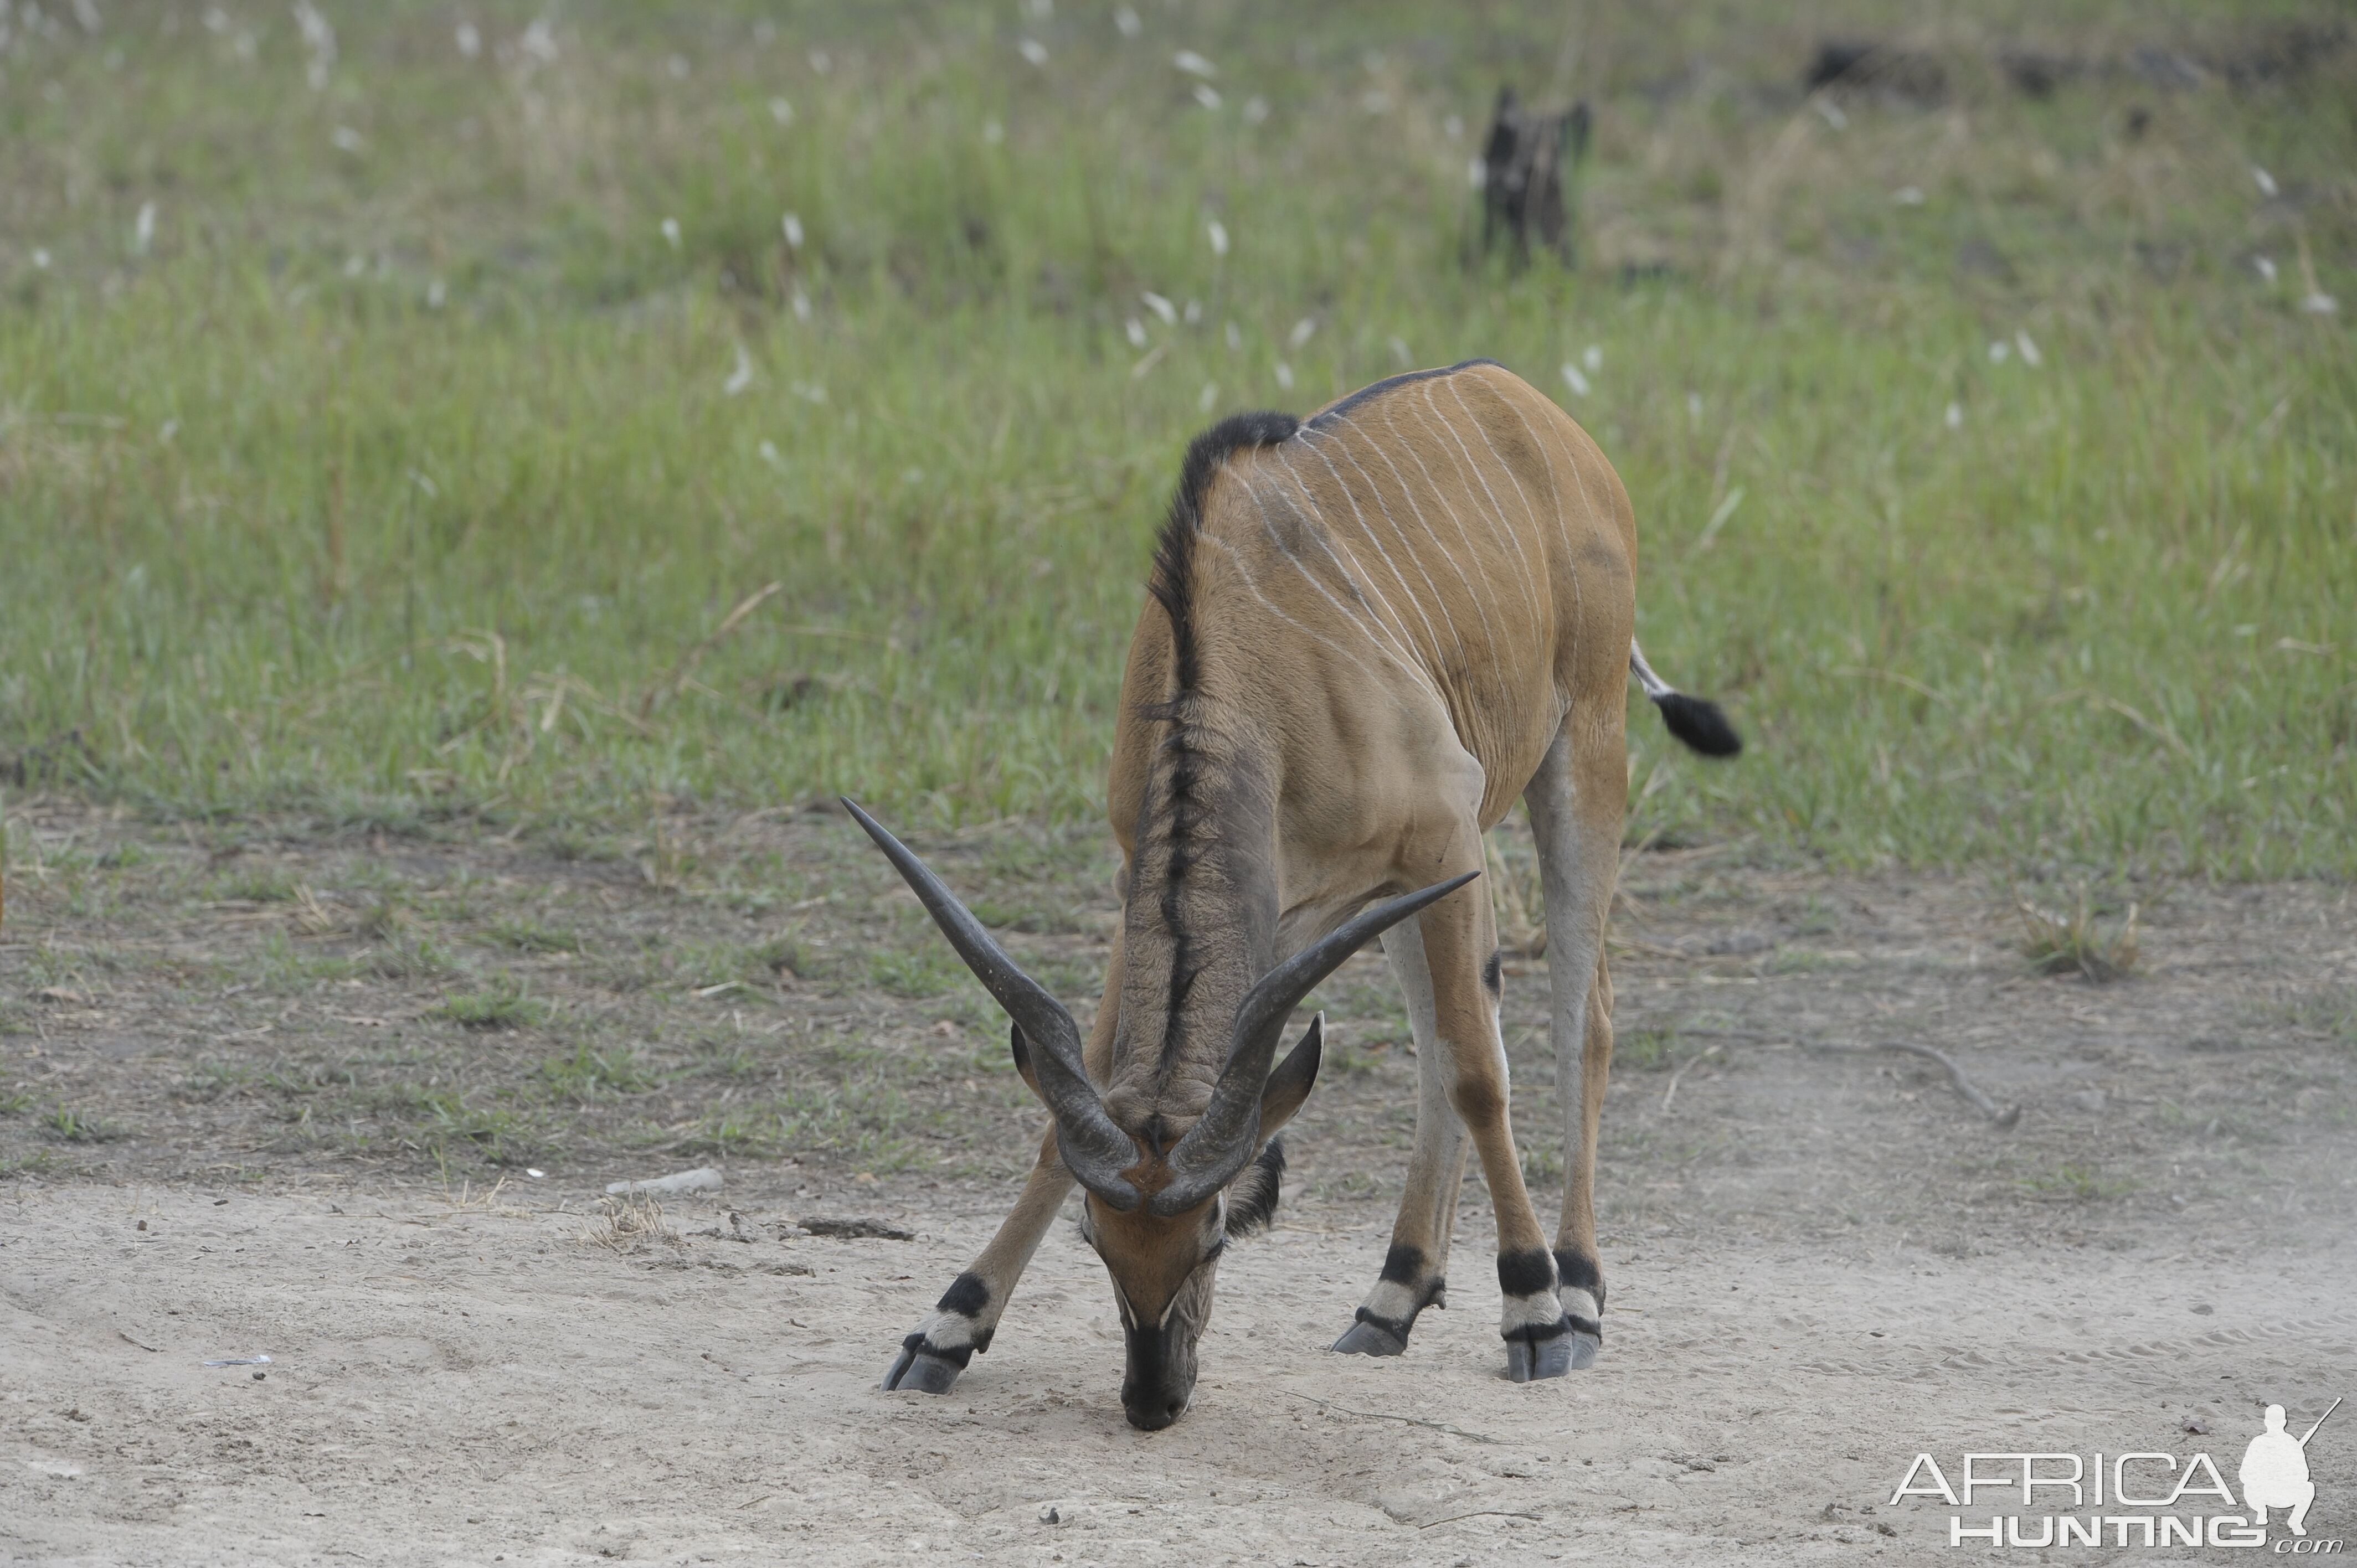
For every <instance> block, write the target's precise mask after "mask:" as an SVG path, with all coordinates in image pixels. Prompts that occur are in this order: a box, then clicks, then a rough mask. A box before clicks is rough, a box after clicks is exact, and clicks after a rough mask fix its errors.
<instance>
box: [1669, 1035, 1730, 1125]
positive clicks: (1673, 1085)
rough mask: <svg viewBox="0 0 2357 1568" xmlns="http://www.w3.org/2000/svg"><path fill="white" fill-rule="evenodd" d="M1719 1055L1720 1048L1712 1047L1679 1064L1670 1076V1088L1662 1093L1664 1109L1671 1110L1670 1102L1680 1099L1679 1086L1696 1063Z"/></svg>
mask: <svg viewBox="0 0 2357 1568" xmlns="http://www.w3.org/2000/svg"><path fill="white" fill-rule="evenodd" d="M1718 1054H1719V1052H1718V1047H1717V1046H1710V1047H1705V1048H1704V1049H1702V1050H1700V1051H1697V1052H1695V1054H1694V1055H1693V1056H1690V1057H1688V1058H1686V1059H1685V1060H1684V1061H1683V1062H1681V1063H1679V1064H1678V1070H1677V1071H1675V1072H1674V1073H1672V1074H1670V1087H1669V1088H1667V1089H1665V1090H1663V1091H1662V1109H1663V1110H1664V1111H1667V1110H1668V1109H1669V1108H1670V1102H1671V1101H1674V1100H1675V1099H1676V1098H1677V1097H1678V1084H1679V1083H1680V1081H1682V1080H1683V1079H1684V1078H1685V1076H1686V1071H1687V1069H1690V1068H1692V1067H1693V1066H1694V1065H1695V1063H1696V1062H1699V1061H1704V1060H1706V1059H1708V1058H1711V1057H1715V1056H1717V1055H1718Z"/></svg>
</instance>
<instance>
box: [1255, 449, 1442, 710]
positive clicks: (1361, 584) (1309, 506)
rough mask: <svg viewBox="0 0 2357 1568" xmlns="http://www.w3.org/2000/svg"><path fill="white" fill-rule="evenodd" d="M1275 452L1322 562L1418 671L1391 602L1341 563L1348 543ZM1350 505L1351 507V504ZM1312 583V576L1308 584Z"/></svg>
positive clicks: (1288, 459) (1351, 565)
mask: <svg viewBox="0 0 2357 1568" xmlns="http://www.w3.org/2000/svg"><path fill="white" fill-rule="evenodd" d="M1276 450H1277V454H1278V461H1280V462H1282V463H1283V464H1284V465H1285V469H1286V476H1287V478H1290V479H1291V480H1292V481H1293V488H1294V489H1297V490H1298V491H1299V492H1300V493H1301V501H1302V503H1306V504H1301V505H1296V506H1295V509H1294V510H1295V514H1296V515H1297V516H1299V517H1302V518H1305V519H1307V520H1311V521H1312V522H1313V526H1311V527H1310V528H1309V529H1308V532H1309V534H1310V535H1311V537H1313V538H1315V539H1316V540H1317V541H1318V545H1319V547H1320V548H1321V549H1323V550H1324V551H1325V552H1326V558H1327V559H1328V560H1329V561H1331V562H1333V563H1334V569H1335V570H1336V571H1337V572H1338V573H1340V575H1341V578H1342V585H1343V586H1344V587H1346V588H1347V589H1349V590H1350V593H1351V597H1353V598H1355V599H1357V600H1358V601H1359V602H1360V603H1361V605H1364V606H1365V607H1366V609H1367V612H1368V614H1369V616H1370V617H1371V618H1372V620H1373V622H1374V625H1375V626H1377V627H1379V628H1382V630H1383V633H1384V634H1385V635H1386V636H1388V637H1389V639H1391V642H1392V644H1393V646H1394V649H1395V650H1397V651H1398V652H1399V653H1400V654H1402V655H1405V657H1404V658H1403V660H1402V662H1403V663H1404V664H1406V665H1410V666H1415V667H1417V668H1419V669H1420V668H1421V665H1420V664H1419V661H1418V660H1417V658H1416V650H1415V642H1414V640H1413V639H1411V638H1409V636H1408V635H1407V622H1406V621H1405V619H1404V618H1401V616H1400V614H1399V612H1398V611H1397V610H1394V609H1393V608H1392V605H1391V600H1390V599H1389V598H1387V597H1385V596H1384V594H1383V587H1382V585H1380V584H1378V583H1377V582H1375V581H1374V579H1373V577H1372V575H1369V574H1368V573H1366V572H1364V571H1363V570H1361V569H1358V568H1357V566H1356V563H1355V562H1354V561H1348V560H1345V559H1343V557H1342V554H1341V552H1340V550H1338V549H1337V548H1336V546H1337V545H1338V544H1340V545H1343V546H1347V545H1348V543H1349V541H1348V540H1347V539H1343V538H1341V537H1340V535H1338V534H1337V533H1336V532H1335V531H1334V530H1332V529H1330V528H1327V527H1325V526H1323V516H1322V514H1321V513H1320V512H1319V510H1318V498H1317V497H1316V496H1314V495H1312V494H1310V492H1309V487H1308V486H1307V485H1305V484H1303V483H1302V482H1301V476H1300V474H1299V472H1298V471H1297V470H1296V469H1295V467H1294V466H1293V455H1292V454H1291V453H1290V452H1287V451H1286V450H1285V448H1284V447H1278V448H1277V449H1276ZM1319 461H1321V462H1323V461H1324V458H1322V457H1321V458H1320V459H1319ZM1328 467H1329V468H1331V467H1332V465H1331V464H1328ZM1338 482H1339V481H1338ZM1353 504H1354V506H1355V503H1353ZM1361 521H1363V520H1361ZM1296 564H1297V565H1300V566H1301V569H1302V572H1303V575H1311V574H1310V573H1309V569H1308V565H1307V564H1304V563H1301V562H1300V561H1299V560H1298V559H1296ZM1315 580H1316V579H1315V577H1314V575H1313V576H1312V581H1313V582H1314V581H1315ZM1319 591H1320V592H1321V593H1322V592H1325V589H1324V586H1323V585H1320V586H1319ZM1371 596H1372V597H1371ZM1328 597H1329V598H1331V597H1332V596H1331V595H1330V594H1329V595H1328ZM1335 607H1336V608H1338V609H1340V608H1341V606H1340V604H1339V603H1337V604H1336V606H1335ZM1345 613H1348V612H1347V611H1346V612H1345ZM1427 684H1429V682H1427ZM1433 694H1434V695H1435V696H1436V697H1437V696H1438V695H1439V693H1438V692H1437V691H1436V692H1434V693H1433Z"/></svg>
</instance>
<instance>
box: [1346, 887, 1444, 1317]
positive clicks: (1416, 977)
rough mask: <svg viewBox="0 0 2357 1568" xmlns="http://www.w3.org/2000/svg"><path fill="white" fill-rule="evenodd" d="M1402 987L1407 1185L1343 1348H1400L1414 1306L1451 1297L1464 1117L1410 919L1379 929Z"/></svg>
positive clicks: (1421, 1307)
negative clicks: (1408, 1078)
mask: <svg viewBox="0 0 2357 1568" xmlns="http://www.w3.org/2000/svg"><path fill="white" fill-rule="evenodd" d="M1383 956H1384V957H1386V958H1388V959H1389V960H1391V965H1392V973H1393V975H1394V977H1395V978H1396V979H1397V980H1398V981H1399V987H1400V994H1401V996H1402V997H1404V998H1405V1000H1406V1002H1407V1016H1408V1026H1409V1027H1410V1029H1412V1030H1413V1031H1414V1032H1415V1079H1416V1095H1415V1151H1414V1153H1412V1154H1411V1155H1409V1156H1408V1163H1407V1189H1406V1190H1405V1192H1403V1193H1402V1194H1401V1195H1400V1207H1399V1218H1398V1219H1397V1220H1395V1221H1394V1223H1393V1225H1392V1242H1391V1250H1390V1251H1388V1252H1386V1253H1385V1254H1384V1255H1383V1273H1382V1275H1381V1276H1380V1277H1379V1278H1377V1280H1376V1281H1375V1285H1374V1288H1373V1289H1372V1290H1371V1291H1369V1292H1368V1293H1367V1299H1366V1301H1365V1302H1364V1303H1363V1304H1361V1306H1360V1307H1359V1311H1358V1321H1357V1322H1355V1323H1353V1324H1352V1325H1351V1330H1350V1332H1349V1333H1347V1334H1345V1335H1343V1336H1342V1337H1340V1339H1337V1340H1336V1341H1334V1348H1335V1349H1337V1350H1340V1351H1342V1352H1343V1353H1345V1354H1347V1355H1358V1356H1397V1355H1401V1354H1403V1353H1405V1351H1406V1349H1407V1337H1408V1334H1409V1333H1410V1331H1411V1330H1413V1329H1414V1328H1415V1320H1416V1316H1417V1315H1418V1314H1420V1313H1422V1312H1423V1311H1424V1309H1425V1308H1426V1307H1427V1306H1438V1307H1446V1306H1447V1305H1448V1277H1447V1276H1448V1243H1449V1240H1450V1236H1451V1233H1452V1232H1453V1231H1454V1230H1456V1226H1457V1193H1458V1188H1459V1187H1461V1186H1463V1184H1464V1181H1465V1149H1466V1144H1465V1123H1464V1122H1461V1121H1459V1120H1458V1116H1457V1111H1456V1108H1455V1107H1453V1106H1451V1105H1450V1104H1449V1103H1448V1086H1447V1084H1446V1082H1445V1081H1444V1079H1443V1078H1442V1074H1441V1054H1440V1048H1439V1045H1438V1036H1437V1033H1436V1030H1435V1026H1434V1023H1433V1010H1432V973H1431V971H1430V970H1429V969H1428V968H1427V967H1426V964H1425V960H1424V938H1423V937H1422V936H1421V935H1420V934H1419V933H1418V930H1417V928H1416V923H1415V921H1414V920H1409V921H1406V922H1405V923H1403V924H1401V925H1396V926H1394V927H1393V928H1392V929H1390V930H1388V931H1385V932H1384V933H1383Z"/></svg>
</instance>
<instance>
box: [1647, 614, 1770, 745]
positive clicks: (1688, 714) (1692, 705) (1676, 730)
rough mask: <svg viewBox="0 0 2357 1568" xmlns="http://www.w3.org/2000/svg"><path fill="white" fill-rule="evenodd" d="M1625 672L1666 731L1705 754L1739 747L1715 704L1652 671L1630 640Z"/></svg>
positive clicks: (1732, 727) (1739, 739)
mask: <svg viewBox="0 0 2357 1568" xmlns="http://www.w3.org/2000/svg"><path fill="white" fill-rule="evenodd" d="M1629 673H1630V674H1631V675H1634V676H1635V677H1636V678H1637V684H1639V685H1640V686H1642V687H1643V688H1645V695H1646V696H1647V697H1649V698H1651V699H1652V703H1653V706H1655V707H1657V708H1659V709H1661V710H1662V722H1663V724H1665V725H1669V726H1670V733H1671V734H1672V735H1674V736H1677V737H1678V738H1679V739H1680V740H1682V741H1684V742H1685V743H1686V744H1687V745H1688V746H1692V747H1694V748H1695V750H1696V751H1699V752H1701V753H1702V754H1703V755H1704V756H1705V757H1733V756H1734V755H1736V754H1737V753H1738V752H1739V751H1741V750H1742V749H1743V737H1742V736H1739V735H1738V734H1736V733H1735V726H1734V725H1731V724H1728V723H1727V715H1726V714H1724V713H1722V712H1720V711H1719V706H1718V704H1717V703H1714V702H1712V701H1710V699H1708V698H1707V697H1689V696H1687V695H1686V694H1685V693H1684V692H1681V691H1679V690H1678V689H1677V688H1676V687H1675V686H1673V685H1671V684H1670V683H1669V682H1667V681H1664V680H1663V679H1662V678H1661V677H1660V676H1659V675H1656V674H1654V673H1653V667H1652V665H1650V664H1648V663H1646V662H1645V650H1643V649H1641V648H1639V647H1638V646H1637V644H1636V642H1635V641H1634V640H1633V639H1632V640H1631V642H1630V644H1629Z"/></svg>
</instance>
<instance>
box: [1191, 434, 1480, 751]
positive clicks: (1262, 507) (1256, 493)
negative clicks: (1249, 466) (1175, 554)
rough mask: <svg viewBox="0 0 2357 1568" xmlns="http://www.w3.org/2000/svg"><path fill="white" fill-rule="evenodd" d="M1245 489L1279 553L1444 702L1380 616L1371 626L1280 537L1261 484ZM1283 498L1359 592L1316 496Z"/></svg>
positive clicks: (1347, 582) (1387, 656)
mask: <svg viewBox="0 0 2357 1568" xmlns="http://www.w3.org/2000/svg"><path fill="white" fill-rule="evenodd" d="M1239 477H1241V476H1239ZM1294 484H1295V486H1296V487H1297V488H1298V487H1299V485H1300V479H1299V478H1298V477H1296V478H1294ZM1243 489H1244V493H1245V494H1246V495H1248V496H1250V497H1252V499H1253V505H1254V509H1255V510H1258V511H1259V513H1260V519H1261V530H1262V532H1265V533H1266V534H1267V536H1268V542H1269V543H1271V544H1272V545H1274V546H1275V548H1276V553H1278V554H1279V555H1281V556H1283V557H1284V558H1285V559H1286V561H1288V562H1290V563H1291V564H1292V565H1293V569H1294V570H1295V571H1297V572H1298V573H1300V574H1301V575H1302V578H1303V580H1304V581H1306V582H1307V583H1308V585H1310V587H1311V588H1312V589H1314V590H1316V592H1317V594H1318V596H1319V597H1320V598H1322V599H1324V600H1325V601H1326V602H1327V603H1328V604H1329V605H1331V606H1332V607H1334V610H1335V613H1337V614H1338V615H1340V617H1341V618H1343V619H1344V620H1346V621H1348V622H1350V623H1351V625H1352V626H1355V627H1357V628H1359V629H1360V630H1361V632H1362V633H1365V634H1366V638H1367V640H1368V641H1369V642H1370V643H1372V644H1373V645H1374V649H1375V651H1376V652H1377V653H1379V654H1381V655H1382V656H1383V658H1385V659H1388V660H1391V661H1392V662H1393V663H1394V664H1395V665H1397V666H1399V668H1400V669H1401V670H1402V671H1405V673H1406V675H1407V676H1408V678H1409V679H1410V680H1412V681H1414V682H1415V683H1416V684H1417V685H1418V686H1421V687H1422V688H1423V689H1424V690H1425V692H1426V694H1427V695H1429V696H1430V697H1431V698H1432V699H1433V701H1435V702H1440V701H1441V698H1440V693H1439V692H1438V691H1437V689H1435V687H1434V686H1433V683H1432V680H1431V678H1430V676H1429V675H1427V674H1426V671H1425V670H1424V668H1423V666H1422V665H1420V664H1418V663H1417V662H1416V661H1415V660H1413V659H1404V658H1402V657H1401V656H1400V653H1399V650H1396V649H1395V648H1394V647H1393V646H1392V641H1393V640H1394V639H1387V638H1385V637H1383V636H1382V635H1379V633H1378V630H1377V628H1380V627H1381V625H1382V622H1381V620H1380V618H1378V619H1377V620H1376V622H1375V625H1374V626H1372V627H1371V626H1370V625H1369V624H1368V621H1367V619H1366V618H1363V617H1361V616H1360V615H1359V614H1358V613H1357V612H1355V611H1354V610H1352V609H1351V607H1350V606H1348V605H1346V604H1344V603H1343V602H1342V601H1341V600H1340V598H1338V597H1336V596H1335V595H1334V592H1333V590H1331V589H1330V588H1329V587H1328V586H1327V585H1325V584H1324V583H1322V582H1320V581H1319V580H1318V574H1317V573H1315V572H1313V571H1311V570H1310V569H1309V565H1308V563H1307V562H1305V561H1303V560H1302V559H1301V558H1300V557H1299V556H1298V555H1297V554H1295V553H1293V551H1292V550H1291V549H1289V548H1287V547H1286V542H1285V541H1284V539H1283V538H1282V537H1280V536H1279V535H1278V533H1277V532H1276V524H1275V521H1274V520H1272V519H1271V518H1270V517H1269V515H1268V505H1267V502H1266V501H1265V499H1263V497H1262V495H1261V491H1260V487H1259V486H1257V485H1254V484H1250V483H1246V484H1245V485H1244V487H1243ZM1281 499H1284V500H1285V502H1286V506H1287V507H1288V508H1289V509H1290V510H1292V511H1293V514H1294V516H1295V517H1297V518H1298V519H1300V521H1301V523H1302V528H1303V532H1306V533H1307V534H1308V535H1309V536H1310V537H1311V538H1314V539H1316V540H1317V541H1318V543H1319V544H1320V545H1321V546H1323V547H1324V548H1325V549H1326V552H1327V554H1328V556H1329V559H1331V560H1333V562H1334V564H1335V567H1336V569H1337V570H1338V571H1340V572H1341V573H1342V575H1343V580H1344V583H1345V585H1349V586H1351V587H1352V588H1353V589H1354V591H1355V585H1354V584H1351V581H1350V571H1349V568H1348V567H1347V566H1345V565H1344V564H1343V563H1342V561H1341V559H1340V557H1339V556H1336V555H1334V553H1333V547H1332V545H1331V544H1330V543H1329V542H1328V540H1327V537H1326V534H1327V531H1326V529H1325V528H1324V527H1323V526H1321V525H1320V524H1319V522H1318V520H1317V510H1316V504H1317V503H1316V501H1315V499H1312V500H1311V503H1310V510H1308V511H1307V512H1304V511H1303V510H1301V508H1299V507H1298V506H1296V505H1294V503H1293V500H1292V498H1291V497H1289V496H1287V497H1282V498H1281ZM1213 537H1216V536H1213ZM1222 548H1226V549H1229V550H1230V552H1231V553H1235V554H1238V555H1239V558H1240V557H1241V553H1238V552H1235V551H1234V550H1233V547H1232V546H1229V545H1227V544H1226V543H1225V542H1224V541H1223V542H1222ZM1245 579H1246V581H1247V582H1250V581H1251V574H1250V573H1249V572H1247V573H1246V574H1245ZM1254 596H1255V597H1260V591H1259V588H1258V586H1257V585H1254ZM1262 602H1264V603H1266V602H1267V601H1266V600H1265V598H1263V601H1262ZM1288 619H1289V618H1288ZM1293 624H1295V625H1299V624H1300V623H1299V622H1297V621H1296V622H1293ZM1303 629H1304V630H1308V628H1306V627H1305V628H1303ZM1320 640H1321V641H1322V640H1324V639H1322V638H1321V639H1320ZM1328 646H1329V647H1336V645H1334V644H1331V643H1329V644H1328ZM1336 650H1337V651H1338V652H1339V651H1340V648H1339V647H1336ZM1352 662H1354V663H1355V662H1357V660H1352ZM1360 667H1361V669H1364V668H1365V666H1364V665H1361V666H1360ZM1371 673H1372V672H1371ZM1379 684H1380V682H1379ZM1442 706H1444V707H1446V706H1447V703H1442Z"/></svg>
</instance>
